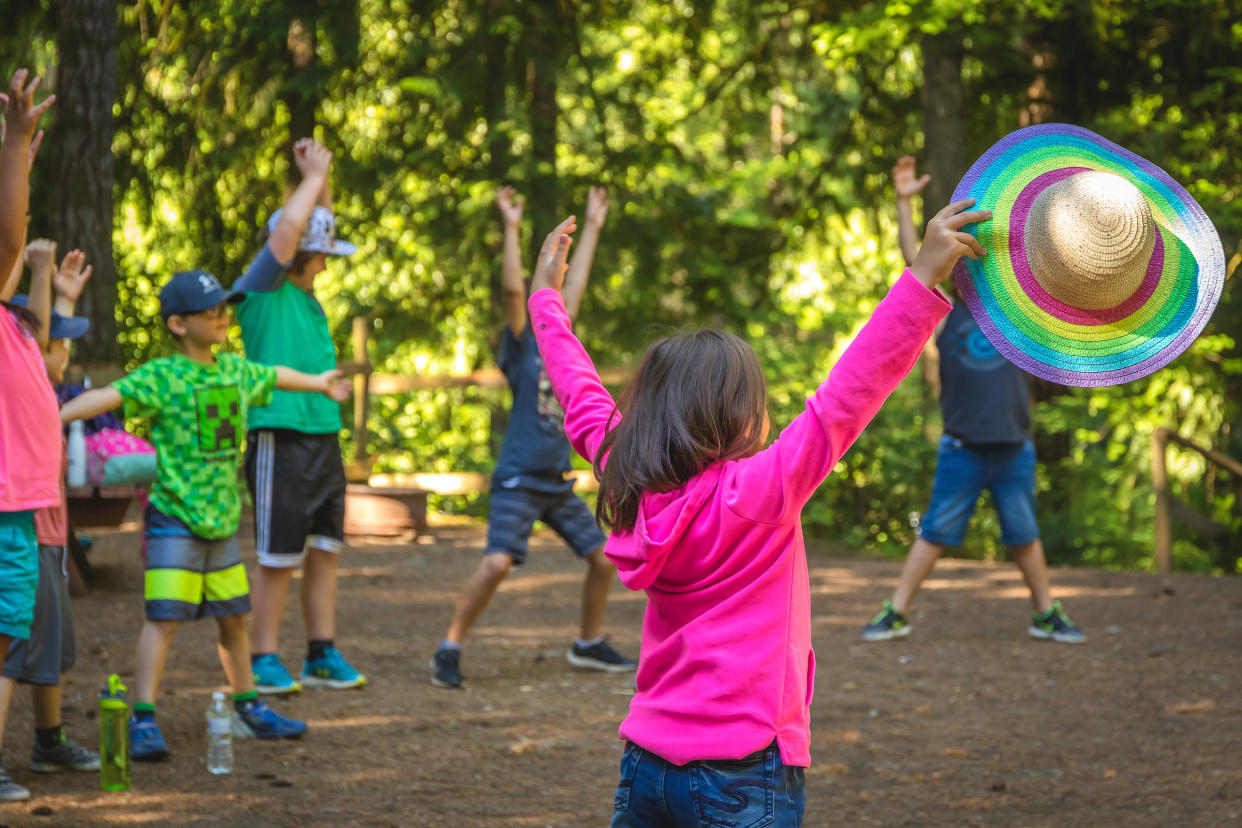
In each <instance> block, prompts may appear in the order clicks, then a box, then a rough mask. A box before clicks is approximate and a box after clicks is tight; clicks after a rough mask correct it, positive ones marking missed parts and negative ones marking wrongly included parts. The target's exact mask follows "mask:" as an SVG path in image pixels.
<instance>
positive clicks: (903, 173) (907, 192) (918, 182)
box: [893, 155, 931, 199]
mask: <svg viewBox="0 0 1242 828" xmlns="http://www.w3.org/2000/svg"><path fill="white" fill-rule="evenodd" d="M928 181H931V176H930V175H924V176H922V177H921V178H915V177H914V156H913V155H903V156H902V157H901V158H898V159H897V163H896V164H894V165H893V189H895V190H896V191H897V197H898V198H906V199H908V198H910V197H911V196H914V195H918V194H919V193H920V192H922V190H923V188H924V187H926V186H927V182H928Z"/></svg>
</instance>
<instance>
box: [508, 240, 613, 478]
mask: <svg viewBox="0 0 1242 828" xmlns="http://www.w3.org/2000/svg"><path fill="white" fill-rule="evenodd" d="M574 229H575V226H574V219H573V217H572V216H571V217H570V218H567V219H565V221H563V222H561V224H560V225H559V226H558V227H557V228H556V229H555V230H553V231H552V232H551V233H550V234H549V235H548V237H547V238H546V239H545V240H544V242H543V247H542V248H541V249H540V251H539V260H538V262H537V263H536V266H535V275H534V278H533V279H532V281H531V286H530V287H531V295H530V319H531V325H532V326H533V329H534V333H535V342H536V343H538V345H539V354H540V356H542V357H543V365H544V368H545V369H546V370H547V372H548V379H549V381H550V382H551V383H552V391H553V392H554V393H555V394H556V398H557V400H558V401H559V402H560V404H561V409H562V410H564V412H565V436H566V437H568V438H569V443H570V445H572V446H573V447H574V450H575V451H577V452H578V453H579V454H581V455H582V456H583V457H585V458H587V459H588V460H590V461H592V462H594V461H595V455H596V453H597V452H598V451H599V446H600V443H602V442H603V440H604V435H605V434H607V433H608V430H609V429H610V428H613V427H614V426H615V425H616V423H617V421H618V420H619V415H618V413H617V404H616V402H615V401H613V399H612V395H611V394H609V393H608V390H607V389H606V388H604V384H603V383H602V382H600V379H599V372H598V371H596V370H595V365H594V363H592V362H591V358H590V357H589V356H587V352H586V349H585V348H583V347H582V343H581V342H579V341H578V338H577V337H576V336H574V333H573V329H572V327H571V325H572V321H571V320H570V318H569V313H568V311H567V310H566V308H565V300H564V298H563V297H562V295H561V284H562V282H563V280H564V278H565V256H566V254H567V253H568V252H569V245H570V237H569V234H570V233H572V232H573V231H574Z"/></svg>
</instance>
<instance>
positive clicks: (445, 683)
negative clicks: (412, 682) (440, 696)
mask: <svg viewBox="0 0 1242 828" xmlns="http://www.w3.org/2000/svg"><path fill="white" fill-rule="evenodd" d="M431 683H432V684H434V685H435V686H436V687H461V650H454V649H452V648H450V647H441V648H440V649H438V650H436V654H435V655H434V656H432V658H431Z"/></svg>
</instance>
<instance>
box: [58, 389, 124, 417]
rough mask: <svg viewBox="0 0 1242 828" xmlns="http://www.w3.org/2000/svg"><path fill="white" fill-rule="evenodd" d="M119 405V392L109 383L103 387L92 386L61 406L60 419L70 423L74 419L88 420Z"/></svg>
mask: <svg viewBox="0 0 1242 828" xmlns="http://www.w3.org/2000/svg"><path fill="white" fill-rule="evenodd" d="M120 407H121V392H120V391H118V390H116V389H115V388H113V387H112V386H111V385H109V386H107V387H105V388H92V389H91V390H90V391H85V392H83V393H81V394H79V395H78V396H76V397H74V398H73V399H71V400H70V401H69V402H67V403H65V404H64V405H63V406H61V409H60V421H61V422H62V423H71V422H73V421H74V420H89V419H91V418H92V417H98V416H99V415H100V414H103V413H104V412H105V411H113V410H115V409H117V408H120Z"/></svg>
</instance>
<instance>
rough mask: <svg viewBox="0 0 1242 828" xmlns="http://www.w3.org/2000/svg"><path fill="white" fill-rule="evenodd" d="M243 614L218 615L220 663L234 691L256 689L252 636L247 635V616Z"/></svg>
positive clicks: (241, 691)
mask: <svg viewBox="0 0 1242 828" xmlns="http://www.w3.org/2000/svg"><path fill="white" fill-rule="evenodd" d="M246 615H247V614H245V613H243V614H242V615H218V616H216V626H217V627H219V631H220V643H219V645H218V649H219V651H220V664H221V666H222V667H224V674H225V675H226V676H228V679H229V687H231V688H232V690H233V692H234V693H249V692H250V691H251V690H253V689H254V673H253V672H251V669H250V637H249V636H248V635H246V620H247V617H246Z"/></svg>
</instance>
